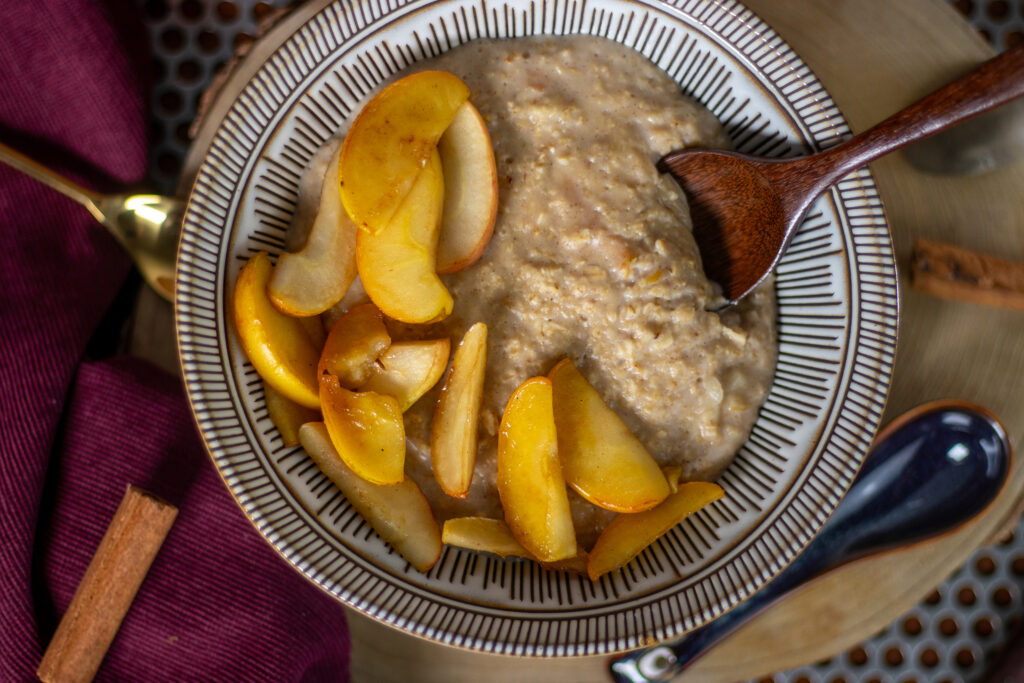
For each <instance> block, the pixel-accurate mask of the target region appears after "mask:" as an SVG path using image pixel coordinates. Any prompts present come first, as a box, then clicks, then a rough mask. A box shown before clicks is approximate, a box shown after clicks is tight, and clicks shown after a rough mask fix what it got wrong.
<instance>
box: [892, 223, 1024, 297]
mask: <svg viewBox="0 0 1024 683" xmlns="http://www.w3.org/2000/svg"><path fill="white" fill-rule="evenodd" d="M910 277H911V279H910V283H911V286H912V287H913V288H914V289H916V290H918V291H920V292H924V293H925V294H931V295H933V296H939V297H943V298H945V299H957V300H960V301H970V302H973V303H977V304H983V305H986V306H998V307H1000V308H1009V309H1012V310H1015V311H1024V263H1016V262H1013V261H1007V260H1005V259H1001V258H996V257H995V256H987V255H985V254H979V253H977V252H973V251H969V250H967V249H963V248H961V247H956V246H953V245H951V244H942V243H940V242H933V241H931V240H926V239H918V240H917V241H916V242H914V250H913V256H912V258H911V276H910Z"/></svg>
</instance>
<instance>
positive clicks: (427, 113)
mask: <svg viewBox="0 0 1024 683" xmlns="http://www.w3.org/2000/svg"><path fill="white" fill-rule="evenodd" d="M468 99H469V88H468V87H467V86H466V84H465V83H463V82H462V81H461V80H459V78H458V77H456V76H453V75H452V74H450V73H446V72H444V71H422V72H420V73H415V74H412V75H410V76H406V77H405V78H402V79H400V80H398V81H395V82H394V83H392V84H391V85H389V86H388V87H386V88H384V89H383V90H381V91H380V92H379V93H378V94H377V95H376V96H375V97H374V98H373V99H371V100H370V101H369V102H368V103H367V104H366V106H365V107H363V110H362V111H361V112H359V116H357V117H356V120H355V121H354V122H353V123H352V128H351V129H350V130H349V132H348V135H347V136H346V137H345V143H344V145H343V147H342V150H341V166H340V168H341V170H340V176H341V200H342V202H343V203H344V205H345V209H346V210H347V211H348V214H349V216H351V217H352V220H353V221H354V222H355V223H356V225H358V226H359V227H360V228H362V229H363V230H367V231H369V232H371V233H375V232H378V231H380V230H382V229H383V228H384V226H386V225H387V224H388V223H389V222H390V221H391V220H392V217H393V216H394V215H395V213H396V212H397V211H398V207H399V206H400V205H401V204H402V203H403V201H405V199H406V195H407V194H409V192H410V190H411V189H412V186H413V183H414V182H416V179H417V177H418V176H419V175H420V172H421V169H422V168H423V167H424V165H425V164H426V162H427V160H428V159H429V158H430V156H431V154H433V153H434V151H435V150H436V148H437V142H438V140H439V139H440V138H441V134H442V133H444V131H445V129H446V128H448V125H449V124H450V123H451V122H452V119H453V118H454V117H455V112H456V111H458V109H459V107H460V106H461V105H462V103H463V102H465V101H466V100H468ZM360 272H362V271H360ZM389 315H390V314H389Z"/></svg>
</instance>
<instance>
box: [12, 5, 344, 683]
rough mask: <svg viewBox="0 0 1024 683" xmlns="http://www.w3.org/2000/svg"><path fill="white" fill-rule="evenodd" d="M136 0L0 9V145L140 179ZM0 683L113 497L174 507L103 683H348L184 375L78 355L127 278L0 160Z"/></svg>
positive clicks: (49, 193) (70, 211)
mask: <svg viewBox="0 0 1024 683" xmlns="http://www.w3.org/2000/svg"><path fill="white" fill-rule="evenodd" d="M135 4H136V3H134V2H133V1H132V0H34V1H33V2H0V93H2V94H0V140H2V141H4V142H6V143H7V144H9V145H11V146H13V147H16V148H17V149H19V150H21V151H23V152H25V153H27V154H28V155H30V156H32V157H34V158H36V159H38V160H39V161H41V162H43V163H45V164H47V165H49V166H51V167H53V168H55V169H56V170H58V171H61V172H63V173H64V174H65V175H68V176H70V177H72V178H74V179H76V180H78V181H80V182H82V183H83V184H84V185H86V186H89V187H92V188H93V189H97V190H101V191H112V190H119V189H122V188H123V187H124V186H125V185H127V184H131V183H134V182H137V181H138V180H139V179H140V178H142V177H143V174H144V171H145V165H146V158H145V149H146V144H145V137H146V109H145V101H146V99H145V98H146V93H145V86H146V81H145V72H146V68H145V67H146V65H148V63H149V57H148V55H147V54H146V49H145V36H146V32H145V29H144V27H143V26H142V25H141V23H140V22H139V21H138V18H137V16H136V7H135ZM0 238H2V242H0V244H2V247H0V680H2V681H23V680H24V681H27V680H33V679H34V672H35V668H36V666H37V665H38V663H39V660H40V658H41V656H42V652H43V650H44V649H45V647H46V645H47V643H48V642H49V639H50V637H51V636H52V635H53V631H54V630H55V628H56V626H57V622H58V620H59V619H60V616H61V615H62V614H63V613H64V611H65V610H66V609H67V606H68V604H69V602H70V600H71V597H72V595H73V594H74V590H75V587H76V586H77V584H78V581H79V580H80V579H81V577H82V574H83V573H84V571H85V567H86V565H87V564H88V562H89V559H90V557H91V556H92V553H93V552H94V551H95V549H96V546H97V545H98V543H99V540H100V537H101V536H102V535H103V532H104V530H105V528H106V525H107V524H108V522H109V521H110V518H111V517H112V515H113V513H114V510H115V509H116V507H117V505H118V503H119V502H120V499H121V496H122V495H123V493H124V490H125V487H126V486H127V485H128V484H130V483H131V484H137V485H139V486H142V487H143V488H147V489H149V490H151V491H153V492H154V493H157V494H160V495H163V496H165V497H166V498H168V499H169V500H171V501H172V502H174V503H175V504H176V505H178V506H179V508H180V513H179V516H178V519H177V521H176V522H175V525H174V527H173V529H172V530H171V533H170V535H169V536H168V538H167V540H166V542H165V544H164V546H163V548H162V549H161V551H160V554H159V555H158V556H157V559H156V561H155V563H154V564H153V567H152V568H151V570H150V573H149V575H148V576H147V578H146V581H145V582H144V583H143V586H142V588H141V590H140V592H139V594H138V596H137V597H136V599H135V602H134V603H133V605H132V608H131V610H130V611H129V613H128V616H127V617H126V619H125V621H124V623H123V624H122V626H121V630H120V631H119V633H118V636H117V638H116V639H115V641H114V643H113V645H112V647H111V649H110V651H109V653H108V655H107V658H106V660H105V661H104V664H103V666H102V668H101V669H100V672H99V676H98V680H116V681H125V680H130V681H134V680H139V681H164V680H173V681H206V680H211V681H212V680H216V681H224V680H253V681H264V680H273V681H297V680H346V679H347V677H348V675H347V672H348V633H347V627H346V623H345V618H344V611H343V609H342V608H341V606H340V605H339V604H338V603H337V602H335V601H334V600H333V599H332V598H330V597H329V596H327V595H326V594H324V593H322V592H321V591H320V590H319V589H317V588H316V587H314V586H313V585H312V584H311V583H309V582H308V581H306V580H305V579H304V578H302V577H301V576H300V575H299V574H298V573H296V572H295V571H294V570H293V569H292V568H291V567H289V566H288V565H287V564H286V563H285V562H284V560H283V559H281V558H280V557H278V556H277V555H276V553H275V552H274V551H273V550H272V549H271V548H270V547H269V545H267V544H266V542H265V541H263V540H262V539H261V538H260V536H259V535H258V534H257V532H256V531H255V529H253V527H252V526H251V524H249V522H248V521H247V520H246V519H245V517H244V516H243V514H242V512H241V510H240V509H239V508H238V506H237V505H236V504H235V502H234V501H233V500H232V499H231V497H230V495H229V494H228V492H227V490H226V488H225V487H224V485H223V483H222V482H221V481H220V478H219V477H218V475H217V473H216V472H215V470H214V468H213V467H212V464H211V463H210V461H209V458H208V457H207V456H206V454H205V452H204V450H203V448H202V445H201V443H200V441H199V439H198V436H197V435H196V430H195V427H194V424H193V422H192V418H191V415H190V413H189V410H188V406H187V403H186V401H185V398H184V394H183V392H182V388H181V384H180V380H179V379H178V378H176V377H172V376H169V375H167V374H166V373H163V372H162V371H160V370H158V369H156V368H154V367H152V366H150V365H148V364H146V363H144V362H142V361H139V360H137V359H130V358H115V359H104V360H98V361H96V360H84V359H83V358H84V354H85V349H86V345H87V343H88V341H89V339H90V337H91V336H92V335H93V333H94V331H95V330H96V328H97V326H98V325H99V323H100V321H101V319H102V317H103V315H104V313H105V311H106V310H107V309H108V308H109V306H110V304H111V302H112V301H113V299H114V297H115V295H116V293H117V291H118V289H119V288H120V286H121V285H122V283H123V282H124V279H125V277H126V275H127V274H128V272H129V269H130V265H131V264H130V261H129V260H128V259H127V257H126V256H125V255H124V254H123V252H122V251H121V249H120V247H119V246H118V245H117V243H116V242H115V241H114V239H113V238H112V237H110V236H109V235H108V234H107V233H106V231H105V230H104V229H103V228H102V227H101V226H99V225H98V224H97V223H96V222H95V221H94V220H93V219H92V217H91V216H89V214H88V213H87V212H86V211H85V210H84V209H82V208H81V207H79V206H78V205H77V204H75V203H73V202H71V201H70V200H67V199H65V198H64V197H62V196H60V195H59V194H57V193H56V192H54V191H53V190H50V189H49V188H46V187H44V186H42V185H40V184H38V183H36V182H35V181H33V180H31V179H28V178H25V177H23V176H21V175H20V174H19V173H17V172H16V171H13V170H11V169H8V168H7V167H6V166H0Z"/></svg>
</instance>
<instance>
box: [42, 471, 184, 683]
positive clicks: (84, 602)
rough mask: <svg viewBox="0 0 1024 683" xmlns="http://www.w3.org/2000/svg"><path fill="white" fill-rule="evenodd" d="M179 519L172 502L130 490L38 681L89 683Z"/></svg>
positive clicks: (48, 650) (45, 658) (45, 656)
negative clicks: (176, 518)
mask: <svg viewBox="0 0 1024 683" xmlns="http://www.w3.org/2000/svg"><path fill="white" fill-rule="evenodd" d="M177 514H178V509H177V508H176V507H174V506H173V505H171V504H170V503H167V502H165V501H163V500H161V499H159V498H157V497H156V496H154V495H153V494H151V493H147V492H146V491H143V490H142V489H140V488H138V487H135V486H129V487H128V490H127V491H126V492H125V494H124V498H123V499H122V500H121V504H120V505H119V506H118V508H117V512H116V513H115V514H114V518H113V519H112V520H111V522H110V525H109V526H108V527H107V531H106V533H105V534H104V535H103V539H102V540H101V541H100V544H99V547H98V548H97V549H96V553H95V555H93V558H92V561H91V562H90V563H89V567H88V568H87V569H86V570H85V576H83V577H82V581H81V583H79V584H78V589H77V590H76V591H75V595H74V597H73V598H72V599H71V605H70V606H69V607H68V610H67V612H65V613H64V617H63V618H62V619H61V621H60V625H59V626H58V627H57V632H56V633H55V634H54V636H53V640H51V641H50V645H49V647H47V648H46V652H45V653H44V654H43V659H42V661H41V662H40V663H39V668H38V669H37V670H36V674H37V675H38V676H39V678H40V680H42V681H44V683H51V682H60V683H64V682H66V681H91V680H92V678H93V676H95V675H96V671H97V670H98V669H99V667H100V663H101V662H102V661H103V657H104V656H105V655H106V653H107V648H109V647H110V643H111V642H112V641H113V640H114V636H115V635H116V634H117V629H118V628H119V627H120V625H121V621H122V619H124V616H125V614H126V613H127V612H128V608H129V607H130V606H131V603H132V600H133V599H134V598H135V594H136V592H137V591H138V589H139V586H140V585H141V584H142V580H143V579H144V578H145V576H146V572H148V571H149V566H150V565H151V564H152V562H153V559H154V558H155V557H156V554H157V552H158V551H159V550H160V546H161V545H162V544H163V541H164V538H165V537H166V536H167V532H168V531H170V528H171V524H173V523H174V518H175V517H176V516H177Z"/></svg>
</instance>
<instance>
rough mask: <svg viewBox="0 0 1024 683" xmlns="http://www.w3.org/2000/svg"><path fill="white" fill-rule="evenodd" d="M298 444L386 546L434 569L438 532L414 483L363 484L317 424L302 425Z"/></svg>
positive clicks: (438, 552) (424, 568)
mask: <svg viewBox="0 0 1024 683" xmlns="http://www.w3.org/2000/svg"><path fill="white" fill-rule="evenodd" d="M299 439H300V440H301V442H302V447H303V448H305V449H306V452H307V453H309V456H310V457H311V458H313V462H315V463H316V465H317V467H319V468H320V470H321V471H322V472H323V473H324V474H325V475H327V478H328V479H330V480H331V481H332V482H334V484H335V486H337V487H338V489H340V490H341V492H342V494H344V496H345V498H346V499H348V502H349V503H350V504H351V505H352V507H354V508H355V509H356V511H357V512H358V513H359V514H360V515H362V516H363V519H365V520H366V521H367V522H368V523H369V524H370V526H372V527H373V529H374V531H376V532H377V533H378V534H379V535H380V537H381V538H383V539H384V541H385V542H386V543H388V544H390V545H391V547H393V548H394V549H395V550H396V551H398V554H400V555H401V556H402V557H404V558H405V559H406V561H407V562H408V563H409V564H411V565H412V566H413V567H415V568H416V569H418V570H419V571H421V572H426V571H428V570H429V569H430V568H431V567H433V566H434V563H435V562H437V559H438V558H439V557H440V556H441V530H440V528H438V524H437V520H436V519H434V513H433V512H432V511H431V509H430V504H429V503H428V502H427V499H426V498H425V497H424V495H423V492H422V491H420V487H419V486H417V485H416V482H414V481H413V480H412V479H405V480H404V481H402V482H401V483H399V484H396V485H394V486H379V485H377V484H371V483H370V482H368V481H366V480H364V479H363V478H362V477H360V476H358V475H357V474H356V473H355V472H353V471H352V470H351V469H350V468H349V467H348V466H347V465H346V464H345V461H344V460H343V459H342V458H341V457H339V455H338V452H337V451H336V450H335V449H334V446H333V445H332V443H331V439H330V436H329V435H328V433H327V429H326V428H325V426H324V424H323V423H321V422H310V423H308V424H304V425H302V427H301V428H300V429H299Z"/></svg>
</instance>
